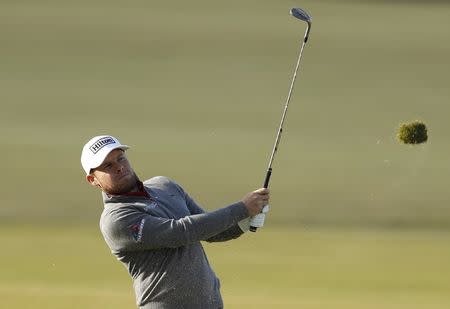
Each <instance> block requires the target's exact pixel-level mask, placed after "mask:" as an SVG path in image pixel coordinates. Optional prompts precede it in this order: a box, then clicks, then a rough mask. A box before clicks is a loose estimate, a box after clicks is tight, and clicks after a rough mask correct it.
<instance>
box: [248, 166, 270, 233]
mask: <svg viewBox="0 0 450 309" xmlns="http://www.w3.org/2000/svg"><path fill="white" fill-rule="evenodd" d="M270 176H272V168H271V167H270V168H269V169H268V170H267V173H266V178H265V179H264V188H266V189H267V188H268V187H269V182H270ZM264 217H265V215H264V214H259V215H257V216H256V217H254V219H253V220H252V221H250V232H256V230H258V227H257V226H253V225H251V223H252V222H255V223H256V224H255V225H259V226H262V225H263V224H264ZM259 221H260V222H259Z"/></svg>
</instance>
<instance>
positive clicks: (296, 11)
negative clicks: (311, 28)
mask: <svg viewBox="0 0 450 309" xmlns="http://www.w3.org/2000/svg"><path fill="white" fill-rule="evenodd" d="M291 15H292V16H294V17H295V18H298V19H300V20H303V21H306V22H307V23H308V24H310V23H311V20H312V19H311V16H309V15H308V13H306V12H305V11H303V10H302V9H300V8H292V9H291Z"/></svg>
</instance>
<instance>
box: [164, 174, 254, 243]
mask: <svg viewBox="0 0 450 309" xmlns="http://www.w3.org/2000/svg"><path fill="white" fill-rule="evenodd" d="M171 182H172V183H173V184H174V185H175V187H176V189H177V190H178V192H179V193H180V194H181V195H182V196H183V197H184V200H185V201H186V205H187V207H188V209H189V211H190V212H191V214H201V213H205V211H204V210H203V208H202V207H201V206H200V205H198V204H197V202H196V201H195V200H194V199H193V198H192V197H190V196H189V194H188V193H187V192H186V191H185V190H184V189H183V187H181V186H180V185H179V184H177V183H176V182H174V181H171ZM248 220H249V218H244V219H242V220H241V221H239V222H238V223H236V224H235V225H233V226H231V227H230V228H228V229H227V230H225V231H223V232H221V233H219V234H216V235H214V236H213V237H210V238H208V239H206V241H207V242H223V241H227V240H232V239H236V238H238V237H239V236H241V235H242V234H243V233H244V232H247V231H248V230H249V229H248V228H246V227H245V225H246V222H247V221H248Z"/></svg>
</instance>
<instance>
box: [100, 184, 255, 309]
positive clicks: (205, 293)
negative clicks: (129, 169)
mask: <svg viewBox="0 0 450 309" xmlns="http://www.w3.org/2000/svg"><path fill="white" fill-rule="evenodd" d="M144 189H145V191H146V192H147V193H148V194H149V195H150V197H146V196H124V195H121V196H108V195H107V194H105V193H103V199H104V204H105V208H104V210H103V213H102V215H101V218H100V229H101V231H102V234H103V237H104V238H105V241H106V243H107V244H108V246H109V248H110V249H111V251H112V253H113V254H114V255H115V256H116V257H117V259H118V260H119V261H121V262H122V263H124V264H125V267H126V268H127V269H128V272H129V273H130V275H131V277H132V278H133V285H134V290H135V293H136V302H137V305H138V306H139V307H141V308H147V309H181V308H183V309H184V308H186V309H190V308H192V309H210V308H211V309H218V308H223V303H222V298H221V295H220V282H219V279H218V278H217V277H216V275H215V274H214V271H213V270H212V269H211V266H210V265H209V262H208V259H207V257H206V254H205V252H204V250H203V247H202V245H201V243H200V241H202V240H205V241H209V242H215V241H226V240H230V239H234V238H237V237H239V236H240V235H242V233H243V232H242V230H241V229H240V228H239V226H238V225H237V223H238V222H239V221H240V220H243V219H245V218H247V217H248V212H247V210H246V208H245V205H244V204H243V203H242V202H238V203H235V204H232V205H230V206H228V207H224V208H221V209H218V210H215V211H212V212H208V213H206V212H205V211H204V210H203V209H202V208H201V207H200V206H198V205H197V204H196V203H195V202H194V200H193V199H192V198H190V197H189V195H188V194H187V193H186V192H184V190H183V189H182V188H181V187H180V186H179V185H178V184H176V183H175V182H173V181H171V180H170V179H168V178H166V177H162V176H158V177H154V178H151V179H149V180H147V181H145V182H144Z"/></svg>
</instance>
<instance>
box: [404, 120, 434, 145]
mask: <svg viewBox="0 0 450 309" xmlns="http://www.w3.org/2000/svg"><path fill="white" fill-rule="evenodd" d="M397 138H398V140H399V141H400V142H402V143H404V144H422V143H425V142H426V141H427V140H428V132H427V126H426V125H425V124H424V123H423V122H422V121H419V120H416V121H413V122H410V123H402V124H401V125H400V126H399V128H398V133H397Z"/></svg>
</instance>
